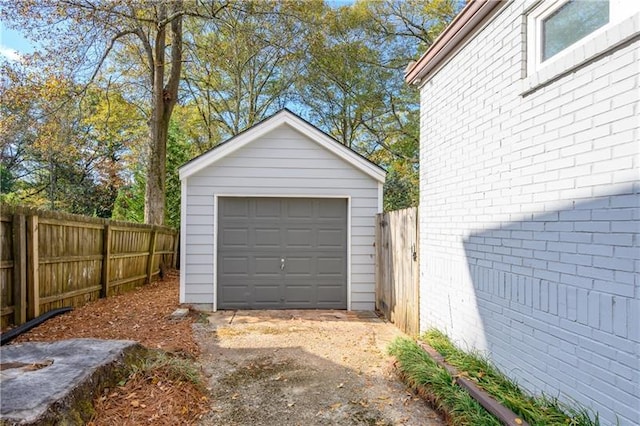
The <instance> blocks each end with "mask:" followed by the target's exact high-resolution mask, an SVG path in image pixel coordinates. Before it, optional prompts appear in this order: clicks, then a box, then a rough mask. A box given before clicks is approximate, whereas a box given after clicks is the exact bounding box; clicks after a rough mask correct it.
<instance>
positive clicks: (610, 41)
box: [522, 0, 640, 95]
mask: <svg viewBox="0 0 640 426" xmlns="http://www.w3.org/2000/svg"><path fill="white" fill-rule="evenodd" d="M569 1H570V0H539V1H538V2H535V3H534V4H533V5H532V6H531V7H529V8H528V9H527V10H525V12H524V13H523V23H524V25H525V28H524V31H523V36H524V40H523V41H524V46H523V59H524V64H523V75H522V77H523V87H522V89H523V95H524V94H526V93H529V92H531V91H532V90H535V89H536V88H537V87H539V86H541V85H545V84H547V83H548V82H550V81H552V80H554V79H556V78H558V77H559V76H561V75H564V74H566V73H567V72H570V71H571V70H573V69H575V68H576V67H578V66H581V64H584V63H585V62H587V61H588V60H590V59H592V58H594V57H597V56H599V55H601V54H603V53H605V52H607V51H609V50H611V49H613V48H615V47H616V46H618V45H620V44H621V43H622V42H624V41H625V40H626V39H628V38H629V37H633V36H635V35H636V34H637V33H638V31H639V29H638V24H637V20H638V19H640V0H636V1H626V0H609V22H608V23H607V24H605V25H603V26H601V27H600V28H598V29H596V30H595V31H593V32H592V33H590V34H588V35H586V36H585V37H583V38H581V39H580V40H577V41H576V42H575V43H573V44H571V45H569V46H567V47H566V48H564V49H562V50H561V51H559V52H558V53H556V54H555V55H553V56H551V57H550V58H548V59H547V60H545V61H542V48H543V46H542V41H543V33H542V23H543V21H544V20H545V19H546V18H547V17H548V16H550V15H551V14H553V13H554V12H556V11H557V10H558V9H560V8H561V7H562V6H564V5H565V4H566V3H567V2H569ZM632 21H635V22H636V23H634V22H632Z"/></svg>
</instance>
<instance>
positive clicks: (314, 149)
mask: <svg viewBox="0 0 640 426" xmlns="http://www.w3.org/2000/svg"><path fill="white" fill-rule="evenodd" d="M232 142H233V141H232ZM216 195H218V196H283V197H286V196H304V197H310V198H314V197H317V198H322V197H336V196H340V197H345V198H350V215H351V295H350V296H351V309H353V310H372V309H374V304H375V277H374V272H375V269H374V260H375V259H374V250H373V243H374V238H375V229H374V225H375V214H376V213H377V212H378V210H377V209H378V182H377V181H376V180H375V179H373V178H371V177H370V176H368V175H366V174H365V173H363V172H361V171H359V170H357V169H356V168H354V167H353V166H352V165H351V164H349V163H348V162H346V161H344V160H343V159H341V158H339V157H338V156H337V155H335V154H334V153H332V152H330V151H328V150H327V149H325V148H323V147H322V146H320V145H319V144H317V143H315V142H313V141H312V140H309V139H308V138H307V137H306V136H304V135H302V134H301V133H299V132H297V131H296V130H294V129H293V128H292V127H290V126H288V125H286V124H285V125H282V126H280V127H277V128H276V129H274V130H273V131H271V132H269V133H267V134H266V135H263V136H262V137H260V138H259V139H257V140H255V141H253V142H250V143H249V144H248V145H246V146H244V147H242V148H240V149H238V150H237V151H234V152H232V153H231V154H229V155H227V156H226V157H224V158H221V159H220V160H218V161H217V162H215V163H213V164H212V165H210V166H208V167H207V168H205V169H203V170H201V171H199V172H197V173H195V174H194V175H192V176H190V177H188V178H187V211H186V221H187V223H186V233H187V236H186V246H185V250H186V256H185V259H186V265H185V266H184V267H185V268H186V272H185V300H184V301H185V302H186V303H193V304H198V305H209V308H211V307H213V302H214V291H215V288H214V268H213V262H214V241H215V235H214V222H215V220H216V218H215V208H214V196H216Z"/></svg>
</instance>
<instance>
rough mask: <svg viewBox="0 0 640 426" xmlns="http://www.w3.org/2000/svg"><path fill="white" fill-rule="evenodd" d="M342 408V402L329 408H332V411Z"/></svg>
mask: <svg viewBox="0 0 640 426" xmlns="http://www.w3.org/2000/svg"><path fill="white" fill-rule="evenodd" d="M341 406H342V403H341V402H336V403H335V404H331V405H330V406H329V408H331V409H332V410H335V409H337V408H340V407H341Z"/></svg>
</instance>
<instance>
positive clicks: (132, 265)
mask: <svg viewBox="0 0 640 426" xmlns="http://www.w3.org/2000/svg"><path fill="white" fill-rule="evenodd" d="M177 240H178V238H177V233H176V232H175V231H174V230H172V229H170V228H165V227H158V226H150V225H143V224H138V223H128V222H115V221H109V220H106V219H97V218H91V217H83V216H76V215H69V214H64V213H58V212H50V211H41V210H34V209H28V208H22V207H12V206H4V205H1V206H0V315H1V318H2V322H1V327H2V329H5V328H6V327H7V326H9V325H20V324H22V323H24V322H26V321H27V320H29V319H32V318H35V317H37V316H38V315H40V314H42V313H45V312H47V311H50V310H52V309H55V308H59V307H63V306H73V307H77V306H82V305H84V304H86V303H88V302H90V301H93V300H96V299H98V298H100V297H108V296H112V295H115V294H119V293H122V292H125V291H128V290H131V289H133V288H135V287H137V286H139V285H141V284H145V283H149V282H151V281H152V280H154V279H155V278H156V277H157V275H159V273H160V268H161V267H164V266H166V267H175V261H176V258H177Z"/></svg>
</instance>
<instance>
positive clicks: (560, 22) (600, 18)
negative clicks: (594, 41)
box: [541, 0, 609, 62]
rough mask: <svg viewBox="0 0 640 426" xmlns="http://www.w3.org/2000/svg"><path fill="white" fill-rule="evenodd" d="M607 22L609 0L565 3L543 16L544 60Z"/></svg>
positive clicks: (542, 51)
mask: <svg viewBox="0 0 640 426" xmlns="http://www.w3.org/2000/svg"><path fill="white" fill-rule="evenodd" d="M608 22H609V2H608V1H576V0H571V1H568V2H566V3H565V4H563V5H562V6H561V7H560V8H558V9H556V10H554V11H553V12H552V13H551V14H549V15H548V16H547V17H546V18H544V19H542V31H541V36H542V49H541V54H542V58H541V60H542V62H544V61H546V60H547V59H549V58H550V57H552V56H553V55H555V54H557V53H558V52H560V51H561V50H564V49H566V48H567V47H569V46H571V45H572V44H574V43H575V42H577V41H578V40H580V39H582V38H584V37H586V36H588V35H589V34H591V33H592V32H594V31H595V30H597V29H598V28H600V27H602V26H604V25H605V24H607V23H608Z"/></svg>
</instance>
